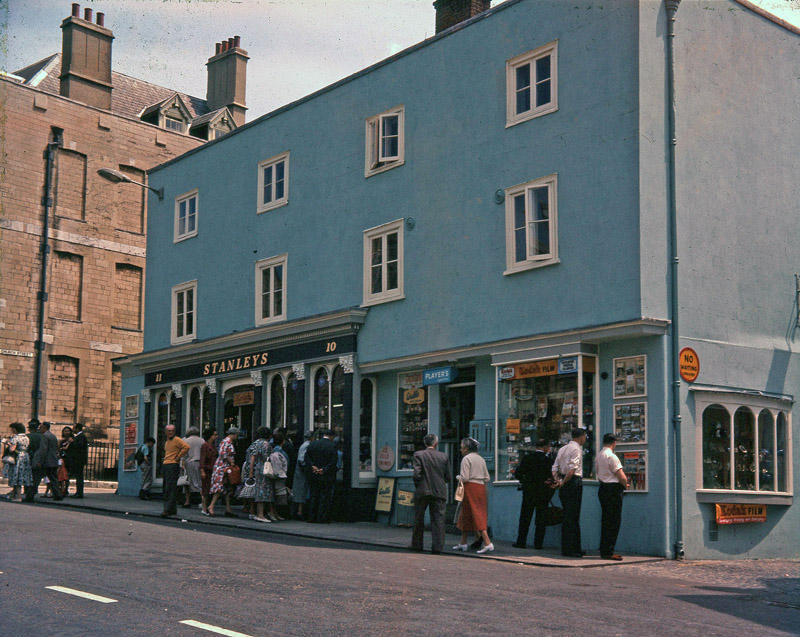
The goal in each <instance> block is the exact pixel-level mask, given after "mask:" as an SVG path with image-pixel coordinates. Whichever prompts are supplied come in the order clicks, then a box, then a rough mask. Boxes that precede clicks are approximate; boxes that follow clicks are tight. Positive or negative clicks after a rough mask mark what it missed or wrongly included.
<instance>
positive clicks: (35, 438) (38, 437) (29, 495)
mask: <svg viewBox="0 0 800 637" xmlns="http://www.w3.org/2000/svg"><path fill="white" fill-rule="evenodd" d="M28 440H30V444H29V445H28V455H29V456H30V459H31V472H32V474H33V483H32V484H29V485H28V486H26V487H25V502H33V496H35V495H36V492H37V491H38V490H39V483H40V482H41V481H42V478H43V477H44V470H43V469H42V468H36V467H35V466H34V465H33V459H34V458H35V457H36V452H37V451H38V450H39V447H40V446H41V445H42V434H40V433H39V419H38V418H33V419H32V420H30V421H29V422H28ZM33 485H36V488H35V489H34V488H33Z"/></svg>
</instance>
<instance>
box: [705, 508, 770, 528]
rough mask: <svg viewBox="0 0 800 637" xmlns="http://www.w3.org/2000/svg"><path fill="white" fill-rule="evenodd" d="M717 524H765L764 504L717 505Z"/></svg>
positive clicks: (765, 511)
mask: <svg viewBox="0 0 800 637" xmlns="http://www.w3.org/2000/svg"><path fill="white" fill-rule="evenodd" d="M715 506H716V508H717V524H743V523H745V522H766V521H767V505H766V504H717V505H715Z"/></svg>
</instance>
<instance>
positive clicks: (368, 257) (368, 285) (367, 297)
mask: <svg viewBox="0 0 800 637" xmlns="http://www.w3.org/2000/svg"><path fill="white" fill-rule="evenodd" d="M404 221H405V220H404V219H398V220H396V221H391V222H389V223H385V224H383V225H381V226H376V227H375V228H370V229H369V230H365V231H364V266H363V267H364V288H363V294H364V302H363V303H362V304H361V306H362V307H367V306H370V305H377V304H379V303H388V302H389V301H397V300H399V299H404V298H405V288H404V284H403V270H404V267H403V262H404V258H403V227H404V225H405V223H404ZM394 233H397V288H396V289H392V290H387V289H386V260H385V258H384V261H383V262H382V264H381V276H382V282H383V288H382V291H381V292H378V293H375V294H373V293H372V240H373V239H376V238H378V237H381V240H382V241H383V255H384V257H385V255H386V237H387V236H388V235H390V234H394Z"/></svg>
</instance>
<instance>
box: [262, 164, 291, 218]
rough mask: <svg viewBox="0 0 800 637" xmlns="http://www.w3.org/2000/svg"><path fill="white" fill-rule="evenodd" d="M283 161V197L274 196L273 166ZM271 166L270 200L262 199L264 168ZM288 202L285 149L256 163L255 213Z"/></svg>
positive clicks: (287, 165)
mask: <svg viewBox="0 0 800 637" xmlns="http://www.w3.org/2000/svg"><path fill="white" fill-rule="evenodd" d="M281 162H283V197H281V198H279V199H276V198H275V196H274V195H275V166H276V165H277V164H280V163H281ZM270 166H271V167H272V168H273V170H272V194H273V198H272V201H264V169H265V168H269V167H270ZM288 203H289V151H288V150H287V151H285V152H283V153H281V154H279V155H275V156H274V157H270V158H269V159H265V160H263V161H260V162H259V163H258V209H257V211H256V212H257V214H261V213H262V212H266V211H267V210H274V209H275V208H280V207H281V206H285V205H286V204H288Z"/></svg>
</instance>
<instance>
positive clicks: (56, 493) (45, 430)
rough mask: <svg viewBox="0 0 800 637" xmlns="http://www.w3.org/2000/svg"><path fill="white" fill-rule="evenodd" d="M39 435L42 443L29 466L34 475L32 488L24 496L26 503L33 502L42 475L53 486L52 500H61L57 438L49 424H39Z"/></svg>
mask: <svg viewBox="0 0 800 637" xmlns="http://www.w3.org/2000/svg"><path fill="white" fill-rule="evenodd" d="M39 433H40V434H42V441H41V443H40V444H39V448H38V449H37V450H36V453H35V454H34V456H33V460H32V461H31V464H32V465H33V471H34V473H35V475H34V478H33V487H32V488H31V490H30V492H29V493H26V494H25V500H26V502H33V501H34V500H33V498H34V496H35V495H36V494H37V493H38V491H39V481H40V480H41V479H42V475H43V474H46V475H47V479H48V480H50V484H51V485H53V500H55V501H58V500H63V499H64V498H63V496H62V495H61V489H59V487H58V455H59V454H58V438H56V437H55V435H54V434H53V433H52V432H51V431H50V423H49V422H42V423H39Z"/></svg>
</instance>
